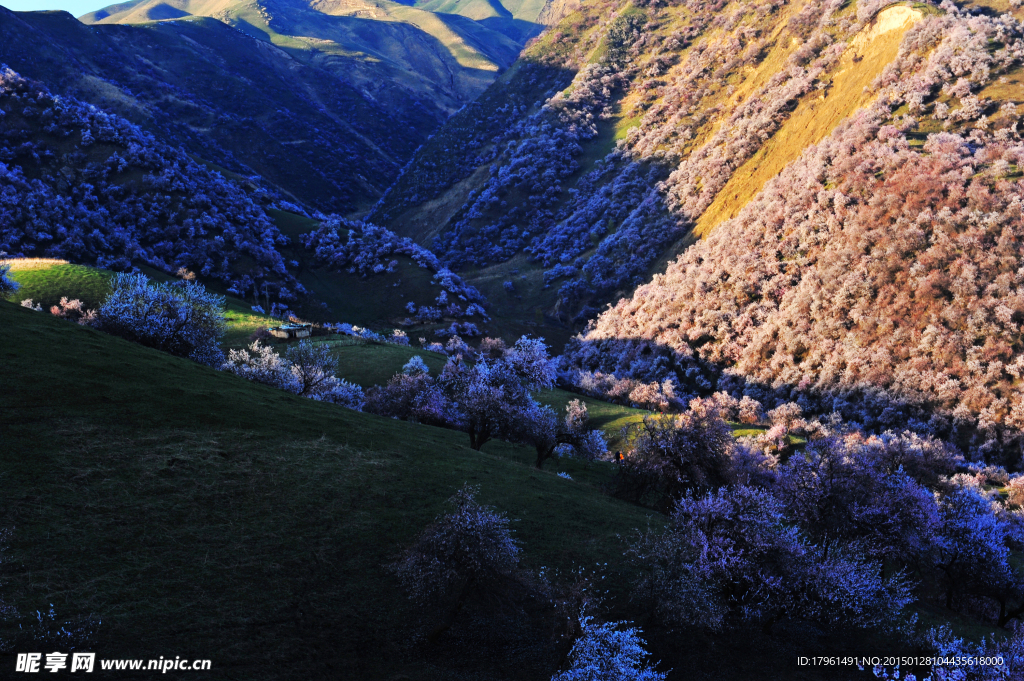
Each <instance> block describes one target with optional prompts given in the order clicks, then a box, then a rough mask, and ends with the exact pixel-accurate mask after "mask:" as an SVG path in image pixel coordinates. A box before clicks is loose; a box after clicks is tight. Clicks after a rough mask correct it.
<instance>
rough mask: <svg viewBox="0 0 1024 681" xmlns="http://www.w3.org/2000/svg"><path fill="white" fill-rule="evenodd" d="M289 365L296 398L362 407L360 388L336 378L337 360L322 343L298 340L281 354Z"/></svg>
mask: <svg viewBox="0 0 1024 681" xmlns="http://www.w3.org/2000/svg"><path fill="white" fill-rule="evenodd" d="M285 359H286V360H287V361H288V362H289V364H290V365H291V372H292V375H293V376H294V377H295V381H296V390H295V392H296V393H297V394H298V395H301V396H303V397H308V398H310V399H313V400H321V401H323V402H333V403H335V404H340V405H342V406H345V407H348V408H349V409H355V410H357V411H358V410H360V409H362V407H363V389H362V388H360V387H359V386H358V385H355V384H353V383H349V382H348V381H346V380H345V379H342V378H338V377H337V376H335V374H336V373H337V371H338V360H337V359H336V358H335V357H334V355H333V354H331V348H330V347H329V346H327V345H324V344H315V343H310V342H309V341H305V340H304V341H299V343H298V344H297V345H292V346H291V347H289V348H288V350H287V351H286V352H285Z"/></svg>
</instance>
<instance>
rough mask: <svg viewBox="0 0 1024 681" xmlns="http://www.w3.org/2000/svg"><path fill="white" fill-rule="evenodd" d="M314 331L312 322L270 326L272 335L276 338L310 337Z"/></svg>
mask: <svg viewBox="0 0 1024 681" xmlns="http://www.w3.org/2000/svg"><path fill="white" fill-rule="evenodd" d="M312 333H313V325H312V324H282V325H281V326H274V327H271V328H270V335H271V336H274V337H275V338H309V336H310V334H312Z"/></svg>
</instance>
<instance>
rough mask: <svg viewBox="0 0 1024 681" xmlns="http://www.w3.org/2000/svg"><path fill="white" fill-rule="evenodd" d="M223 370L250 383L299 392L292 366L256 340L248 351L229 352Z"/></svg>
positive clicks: (222, 366)
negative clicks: (254, 382)
mask: <svg viewBox="0 0 1024 681" xmlns="http://www.w3.org/2000/svg"><path fill="white" fill-rule="evenodd" d="M221 369H223V370H224V371H228V372H231V373H233V374H235V375H236V376H241V377H242V378H244V379H246V380H249V381H256V382H257V383H262V384H264V385H269V386H271V387H273V388H279V389H281V390H287V391H288V392H293V393H294V392H298V382H297V381H296V378H295V375H294V374H292V371H291V364H290V363H289V362H288V361H287V360H285V359H283V358H282V357H281V356H280V355H278V354H277V353H276V352H274V350H273V348H270V347H268V346H266V345H263V344H262V343H260V341H259V340H254V341H253V342H252V344H251V345H250V346H249V347H248V348H247V349H242V350H231V351H229V352H228V359H227V361H226V362H224V364H223V365H221Z"/></svg>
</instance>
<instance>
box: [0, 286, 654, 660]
mask: <svg viewBox="0 0 1024 681" xmlns="http://www.w3.org/2000/svg"><path fill="white" fill-rule="evenodd" d="M0 327H2V328H3V329H4V333H5V336H6V341H5V343H4V346H3V352H4V379H5V380H4V386H5V387H4V390H3V392H2V394H0V432H2V433H3V438H4V446H3V447H2V448H0V474H2V475H3V479H4V499H5V503H4V504H3V505H2V506H0V527H4V528H14V534H13V539H12V542H11V547H10V548H9V549H8V550H7V551H5V554H4V555H5V558H9V559H10V560H5V561H4V562H3V564H2V566H0V569H2V575H3V598H4V601H5V603H14V604H16V605H17V606H18V608H19V610H21V611H22V612H25V613H30V612H33V611H34V610H36V609H37V606H38V607H42V604H43V603H47V604H48V603H53V604H54V607H55V609H56V611H57V613H58V616H59V617H61V618H76V617H78V616H89V615H91V616H93V617H95V618H96V619H100V620H102V625H101V626H100V627H99V628H98V631H97V638H96V639H95V641H94V643H95V646H96V649H97V650H103V651H104V652H103V653H100V655H99V657H111V658H113V657H142V658H150V657H151V658H154V659H155V658H156V657H158V656H160V655H167V651H168V649H171V650H175V654H181V655H183V656H184V655H188V656H189V657H204V658H212V659H213V660H214V669H213V673H212V674H192V676H193V677H195V678H204V679H211V678H216V679H227V678H239V677H240V678H246V679H336V678H339V676H338V675H339V670H344V671H343V673H342V678H351V677H350V676H349V675H350V674H356V675H357V677H358V678H362V679H390V678H394V676H396V675H399V674H404V675H406V676H407V677H408V678H416V679H437V678H460V677H462V678H464V677H465V675H467V674H468V675H471V676H472V677H473V678H476V679H499V678H500V679H509V678H518V679H539V678H546V677H548V676H550V670H551V669H553V668H554V667H555V666H556V665H557V663H558V657H557V649H556V648H554V647H553V646H552V645H551V640H550V637H549V634H548V632H547V631H546V630H545V629H544V626H543V622H544V620H543V618H544V614H543V612H546V611H543V610H542V611H538V612H535V613H534V614H533V620H532V621H520V622H517V623H515V624H512V623H509V624H507V625H506V627H505V628H504V630H503V631H493V630H491V629H487V628H485V629H480V628H479V627H476V626H474V625H473V619H472V618H469V619H468V620H467V622H466V623H465V624H464V625H462V626H460V627H457V628H456V630H454V631H453V632H452V637H451V640H450V642H445V643H443V644H442V645H441V646H437V647H434V648H433V649H429V648H424V646H423V645H422V644H419V643H416V642H414V641H413V638H412V637H414V636H415V635H416V632H417V627H418V620H419V613H418V612H417V611H416V610H415V609H414V608H413V607H412V604H411V603H410V602H409V601H408V600H407V599H406V598H405V596H404V595H403V594H402V592H401V589H400V588H398V586H397V582H396V580H395V578H394V577H393V576H392V575H390V574H389V573H388V572H387V570H386V569H385V567H384V566H385V564H386V563H388V562H389V561H390V560H392V559H393V558H394V557H395V556H396V555H397V553H398V552H399V551H400V550H401V548H402V546H403V545H405V544H407V543H408V542H409V541H410V540H411V539H412V538H413V537H414V536H415V534H416V533H417V532H419V531H420V530H421V529H422V528H423V527H425V526H426V525H427V524H428V523H429V522H430V521H431V520H432V519H433V518H434V516H435V515H436V514H437V513H438V512H440V511H441V510H442V509H443V508H444V500H445V499H446V498H448V497H449V496H451V494H452V493H453V492H454V491H455V490H457V489H458V488H459V487H461V486H462V485H463V484H465V483H467V482H471V483H473V484H478V485H480V486H481V501H484V502H485V503H488V504H494V505H496V506H497V507H498V508H499V509H500V510H501V511H503V512H506V513H508V514H509V516H510V517H512V518H516V519H518V521H517V522H516V523H515V529H516V536H517V537H518V538H519V539H520V540H521V541H522V542H523V547H524V551H525V555H526V559H527V561H528V564H529V567H530V569H531V570H536V569H539V568H541V566H548V567H549V569H555V568H560V569H563V570H570V569H573V568H574V566H576V565H588V566H591V565H593V564H594V563H595V562H598V561H600V562H601V563H605V562H607V563H609V564H610V565H611V566H612V567H611V569H609V570H608V573H609V574H613V575H615V574H619V571H620V570H622V569H628V568H627V567H626V566H625V565H624V562H623V559H622V556H621V549H620V547H619V541H618V539H617V536H616V535H618V534H625V533H628V532H630V531H631V530H632V529H633V528H636V527H642V526H646V525H647V523H648V522H649V521H648V519H647V517H646V514H645V513H644V512H642V511H641V510H640V509H638V508H635V507H632V506H630V505H628V504H626V503H624V502H620V501H617V500H614V499H612V498H610V497H608V496H606V495H604V494H602V493H601V492H600V490H598V489H596V488H595V487H593V486H591V485H588V484H585V483H580V482H570V481H567V480H563V479H561V478H559V477H557V476H556V475H555V474H554V473H553V472H548V471H543V472H541V471H537V470H536V469H535V468H534V467H533V466H532V465H531V463H530V458H529V455H530V452H529V451H526V450H524V448H517V447H513V446H510V445H505V444H504V443H493V444H489V445H487V446H486V447H485V451H484V452H475V451H472V450H470V449H469V448H468V447H466V446H465V445H466V437H465V435H464V434H462V433H456V432H452V431H445V430H441V429H437V428H431V427H426V426H416V425H412V424H405V423H401V422H397V421H393V420H391V419H383V418H379V417H375V416H371V415H368V414H361V413H357V412H353V411H349V410H345V409H342V408H340V407H337V406H333V405H327V404H323V403H318V402H314V401H312V400H306V399H302V398H298V397H295V396H292V395H289V394H286V393H283V392H281V391H276V390H273V389H271V388H267V387H264V386H260V385H257V384H254V383H249V382H246V381H244V380H242V379H239V378H236V377H234V376H232V375H230V374H227V373H222V372H215V371H213V370H210V369H207V368H205V367H201V366H199V365H196V364H194V363H191V362H188V361H185V360H180V359H177V358H174V357H171V356H169V355H165V354H161V353H159V352H157V351H154V350H150V349H147V348H142V347H139V346H135V345H132V344H129V343H127V342H124V341H121V340H120V339H117V338H113V337H110V336H106V335H104V334H101V333H99V332H96V331H93V330H91V329H86V328H83V327H78V326H76V325H74V324H69V323H67V322H64V321H61V320H58V319H56V318H53V317H51V316H50V315H46V314H41V313H36V312H31V311H29V310H24V309H21V308H18V307H17V306H15V305H13V304H11V303H8V302H5V301H2V300H0ZM43 435H45V437H43ZM579 465H581V466H583V465H585V464H579ZM574 472H575V470H574ZM46 537H49V539H45V538H46ZM41 538H42V539H41ZM567 541H568V542H571V544H572V545H571V546H570V545H569V544H568V543H567ZM186 544H187V545H188V546H189V547H190V548H189V549H188V550H187V551H186V550H184V549H183V548H182V547H183V546H185V545H186ZM128 546H131V547H132V548H131V551H126V547H128ZM627 581H628V580H626V579H623V580H622V585H621V586H620V587H616V588H615V590H616V592H622V591H623V590H624V588H625V586H626V584H627ZM622 600H623V603H625V602H626V599H625V598H623V599H622ZM200 602H202V604H203V605H202V607H198V603H200ZM7 615H8V613H5V617H4V618H3V619H2V621H0V636H2V637H3V638H4V639H5V640H6V639H8V636H9V635H17V631H16V630H17V624H16V622H15V621H12V620H11V619H8V617H7ZM538 619H539V620H540V621H538ZM17 622H25V623H26V626H28V624H29V622H28V621H27V620H23V619H21V618H19V619H18V620H17ZM11 629H14V630H15V632H14V633H13V634H12V632H11ZM511 632H515V633H514V636H513V637H512V638H508V637H507V634H509V633H511ZM524 641H526V642H527V643H525V644H524ZM469 642H474V645H469V644H468V643H469ZM5 652H6V651H5ZM268 659H272V660H274V661H275V663H274V664H273V665H271V664H268V663H267V660H268ZM496 659H500V660H507V662H506V663H503V664H502V666H501V669H500V670H499V669H496V668H495V660H496ZM3 660H4V664H7V663H8V662H9V661H10V662H11V664H12V665H13V660H12V659H11V658H10V656H8V655H4V657H3ZM513 660H514V664H512V661H513ZM279 665H280V666H279ZM97 668H98V663H97ZM513 668H514V669H516V670H517V671H516V672H515V673H514V674H512V675H509V674H508V673H506V672H508V670H510V669H513ZM167 678H183V677H182V676H180V675H176V674H175V673H173V672H172V673H171V674H169V675H168V677H167Z"/></svg>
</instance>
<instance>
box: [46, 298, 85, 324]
mask: <svg viewBox="0 0 1024 681" xmlns="http://www.w3.org/2000/svg"><path fill="white" fill-rule="evenodd" d="M50 314H52V315H53V316H54V317H60V318H61V319H66V320H68V321H69V322H75V323H76V324H82V325H83V326H88V325H92V324H95V323H96V310H86V309H85V308H84V307H83V306H82V301H81V300H78V299H77V298H76V299H75V300H68V299H67V296H64V297H63V298H61V299H60V304H59V305H54V306H52V307H51V308H50Z"/></svg>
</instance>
